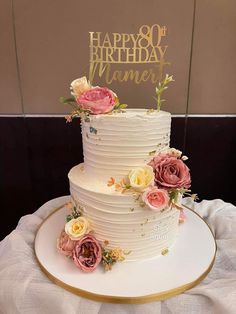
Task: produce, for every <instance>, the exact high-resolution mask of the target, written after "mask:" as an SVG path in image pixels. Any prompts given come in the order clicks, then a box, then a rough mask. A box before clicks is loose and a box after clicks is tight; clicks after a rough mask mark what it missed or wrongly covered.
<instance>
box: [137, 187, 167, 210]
mask: <svg viewBox="0 0 236 314" xmlns="http://www.w3.org/2000/svg"><path fill="white" fill-rule="evenodd" d="M142 200H143V202H144V203H145V204H146V205H148V207H149V208H151V209H152V210H153V211H155V212H159V211H161V210H162V209H164V208H166V207H167V206H168V204H169V200H170V198H169V195H168V193H167V191H166V190H163V189H158V188H157V187H156V186H153V187H150V188H148V189H146V190H145V191H144V193H143V195H142Z"/></svg>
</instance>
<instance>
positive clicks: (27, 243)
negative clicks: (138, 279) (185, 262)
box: [0, 197, 236, 314]
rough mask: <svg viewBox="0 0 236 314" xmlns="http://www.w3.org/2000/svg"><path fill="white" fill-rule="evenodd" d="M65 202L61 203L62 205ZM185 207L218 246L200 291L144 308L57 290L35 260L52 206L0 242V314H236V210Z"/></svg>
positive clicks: (206, 204) (216, 204) (218, 204)
mask: <svg viewBox="0 0 236 314" xmlns="http://www.w3.org/2000/svg"><path fill="white" fill-rule="evenodd" d="M63 198H65V197H61V198H58V199H57V200H56V202H58V205H61V204H62V201H63ZM184 202H185V204H186V205H187V206H189V207H191V208H193V209H194V210H195V211H196V212H198V213H199V214H200V215H201V216H202V217H203V218H204V219H205V220H206V221H207V222H208V224H209V225H210V227H211V229H212V231H213V233H214V234H215V237H216V241H217V248H218V249H217V255H216V261H215V264H214V266H213V268H212V270H211V272H210V273H209V274H208V276H207V277H206V278H205V279H204V280H203V281H202V282H201V283H200V284H199V285H198V286H196V287H194V288H192V289H190V290H188V291H186V292H184V293H183V294H180V295H178V296H176V297H173V298H170V299H168V300H165V301H157V302H152V303H146V304H139V305H136V304H134V305H131V304H109V303H100V302H95V301H91V300H87V299H85V298H82V297H79V296H77V295H74V294H72V293H70V292H68V291H66V290H64V289H63V288H61V287H59V286H57V285H56V284H54V283H52V282H51V281H50V280H49V279H48V278H47V277H46V275H45V274H44V273H43V272H42V271H41V270H40V268H39V266H38V263H37V261H36V259H35V255H34V238H35V234H36V231H37V229H38V227H39V225H40V223H41V222H42V221H43V220H44V219H45V218H46V217H47V215H48V214H49V213H50V211H52V210H53V209H55V200H53V202H52V201H49V202H48V204H47V205H48V206H46V207H45V206H42V207H41V208H39V209H38V210H37V211H36V212H35V213H33V214H32V215H26V216H23V217H22V218H21V219H20V221H19V223H18V226H17V227H16V229H15V230H14V231H12V232H11V233H10V234H9V235H8V236H7V237H6V238H5V239H4V240H2V241H1V242H0V313H1V314H18V313H20V314H54V313H57V314H65V313H67V314H111V313H112V314H154V313H155V314H159V313H162V314H171V313H180V314H191V313H194V314H200V313H203V314H218V313H222V314H227V313H230V314H231V313H232V314H235V313H236V207H235V206H233V205H232V204H229V203H225V202H223V201H222V200H219V199H216V200H212V201H206V200H204V201H202V202H200V203H194V202H193V201H192V200H191V199H190V198H187V199H185V200H184ZM45 208H46V209H45ZM6 223H7V222H6ZM182 271H184V269H183V270H182Z"/></svg>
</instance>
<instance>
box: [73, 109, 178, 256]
mask: <svg viewBox="0 0 236 314" xmlns="http://www.w3.org/2000/svg"><path fill="white" fill-rule="evenodd" d="M89 120H90V121H87V122H86V121H82V136H83V150H84V164H80V165H78V166H76V167H74V168H72V169H71V171H70V172H69V175H68V176H69V181H70V192H71V196H72V200H73V201H74V203H75V204H76V205H79V206H82V207H83V210H84V212H83V214H84V216H86V217H87V218H88V219H89V220H90V221H91V226H92V229H93V230H94V235H95V237H96V238H97V239H98V240H99V241H101V242H104V241H109V245H108V247H111V248H114V247H120V248H122V249H124V250H126V251H130V254H128V255H127V257H126V260H130V261H133V260H142V259H146V258H152V257H155V256H157V255H159V254H160V253H161V252H162V250H164V249H166V248H169V247H170V246H171V245H172V244H173V243H174V241H175V239H176V236H177V233H178V219H179V211H178V210H176V209H175V208H172V209H170V208H169V209H165V210H164V211H163V212H158V213H156V212H153V211H152V210H150V209H149V208H147V207H145V206H144V207H143V205H142V204H141V203H140V201H139V200H138V199H137V194H135V193H132V192H129V193H124V194H121V193H120V192H117V191H115V189H114V188H111V187H108V186H107V181H108V179H109V178H110V177H115V178H116V179H119V178H123V177H124V176H126V175H127V174H128V173H129V171H130V170H131V169H134V168H135V167H140V166H143V165H145V164H147V163H148V161H149V160H150V159H151V158H152V156H151V155H152V154H150V153H151V152H153V151H156V150H159V149H163V148H165V147H168V146H169V140H170V124H171V115H170V113H167V112H164V111H159V112H157V111H154V112H150V113H148V112H147V110H145V109H128V110H126V112H124V113H113V114H111V115H109V114H106V115H93V116H90V117H89Z"/></svg>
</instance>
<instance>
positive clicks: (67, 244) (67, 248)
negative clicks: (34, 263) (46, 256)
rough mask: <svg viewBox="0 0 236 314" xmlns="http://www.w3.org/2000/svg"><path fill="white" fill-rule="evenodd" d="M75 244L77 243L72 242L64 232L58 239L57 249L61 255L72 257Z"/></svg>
mask: <svg viewBox="0 0 236 314" xmlns="http://www.w3.org/2000/svg"><path fill="white" fill-rule="evenodd" d="M75 243H76V242H75V241H72V240H71V239H70V237H69V236H68V235H67V234H66V233H65V231H62V232H61V234H60V237H59V238H58V239H57V248H58V250H59V252H60V253H62V254H64V255H66V256H70V257H71V256H72V255H73V254H72V252H73V250H74V247H75Z"/></svg>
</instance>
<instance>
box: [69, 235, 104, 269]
mask: <svg viewBox="0 0 236 314" xmlns="http://www.w3.org/2000/svg"><path fill="white" fill-rule="evenodd" d="M73 260H74V263H75V265H76V266H77V267H79V268H80V269H81V270H83V271H85V272H91V271H93V270H94V269H95V268H96V267H97V266H98V264H99V263H100V262H101V260H102V249H101V246H100V244H99V243H98V241H97V240H96V239H95V238H94V236H92V235H89V234H87V235H85V236H84V237H83V238H82V239H80V240H79V241H77V242H76V245H75V248H74V251H73Z"/></svg>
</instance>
